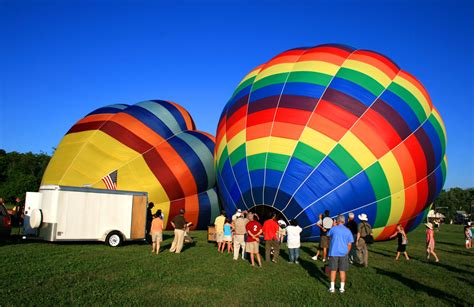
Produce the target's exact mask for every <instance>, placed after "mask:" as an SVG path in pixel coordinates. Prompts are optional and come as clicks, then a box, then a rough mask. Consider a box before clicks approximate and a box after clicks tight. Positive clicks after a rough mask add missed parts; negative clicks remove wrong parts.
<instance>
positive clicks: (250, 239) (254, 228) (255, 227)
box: [245, 213, 262, 267]
mask: <svg viewBox="0 0 474 307" xmlns="http://www.w3.org/2000/svg"><path fill="white" fill-rule="evenodd" d="M247 218H248V219H249V222H248V223H247V225H246V226H245V228H246V229H247V242H246V244H245V250H246V251H247V253H250V263H252V266H255V261H254V256H255V255H257V261H258V266H260V267H261V266H262V259H261V258H260V253H259V252H258V244H259V242H260V238H259V236H260V235H261V234H262V225H260V223H259V222H257V221H254V214H253V213H249V214H248V217H247Z"/></svg>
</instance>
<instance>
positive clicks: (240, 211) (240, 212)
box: [232, 209, 242, 222]
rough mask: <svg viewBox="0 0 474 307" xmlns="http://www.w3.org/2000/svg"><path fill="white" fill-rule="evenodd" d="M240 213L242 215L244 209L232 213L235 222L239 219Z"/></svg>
mask: <svg viewBox="0 0 474 307" xmlns="http://www.w3.org/2000/svg"><path fill="white" fill-rule="evenodd" d="M240 215H242V210H240V209H237V211H236V212H235V213H234V215H232V222H234V221H235V220H236V219H237V217H239V216H240Z"/></svg>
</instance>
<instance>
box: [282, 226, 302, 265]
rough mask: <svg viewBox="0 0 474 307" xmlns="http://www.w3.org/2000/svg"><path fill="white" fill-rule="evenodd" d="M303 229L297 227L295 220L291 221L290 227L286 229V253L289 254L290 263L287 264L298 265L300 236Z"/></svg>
mask: <svg viewBox="0 0 474 307" xmlns="http://www.w3.org/2000/svg"><path fill="white" fill-rule="evenodd" d="M301 231H303V229H301V227H300V226H298V222H297V221H296V220H291V221H290V225H289V226H288V227H286V233H287V234H288V237H287V239H286V244H287V245H288V253H289V254H290V261H288V263H293V262H294V263H296V264H298V263H299V262H298V258H299V257H300V246H301V243H300V234H301Z"/></svg>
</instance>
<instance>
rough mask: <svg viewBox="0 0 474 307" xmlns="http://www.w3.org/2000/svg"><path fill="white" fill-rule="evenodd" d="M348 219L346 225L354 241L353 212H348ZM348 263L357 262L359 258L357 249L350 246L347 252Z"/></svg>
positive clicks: (355, 236)
mask: <svg viewBox="0 0 474 307" xmlns="http://www.w3.org/2000/svg"><path fill="white" fill-rule="evenodd" d="M348 216H349V220H348V221H347V224H346V227H347V228H349V230H350V231H351V233H352V238H353V239H354V242H357V232H358V230H357V222H356V221H355V220H354V213H353V212H349V215H348ZM349 263H350V264H352V263H359V259H357V249H355V248H351V251H350V253H349Z"/></svg>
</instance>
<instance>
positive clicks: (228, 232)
mask: <svg viewBox="0 0 474 307" xmlns="http://www.w3.org/2000/svg"><path fill="white" fill-rule="evenodd" d="M225 245H227V253H228V254H229V253H231V252H232V251H233V249H232V225H231V224H230V221H229V219H227V218H226V219H225V224H224V243H223V244H222V252H224V248H225V247H224V246H225Z"/></svg>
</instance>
